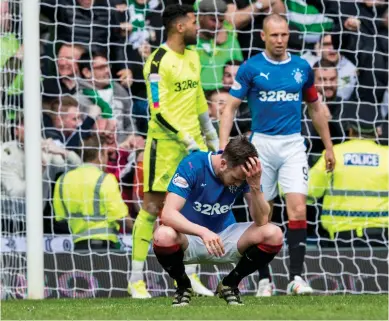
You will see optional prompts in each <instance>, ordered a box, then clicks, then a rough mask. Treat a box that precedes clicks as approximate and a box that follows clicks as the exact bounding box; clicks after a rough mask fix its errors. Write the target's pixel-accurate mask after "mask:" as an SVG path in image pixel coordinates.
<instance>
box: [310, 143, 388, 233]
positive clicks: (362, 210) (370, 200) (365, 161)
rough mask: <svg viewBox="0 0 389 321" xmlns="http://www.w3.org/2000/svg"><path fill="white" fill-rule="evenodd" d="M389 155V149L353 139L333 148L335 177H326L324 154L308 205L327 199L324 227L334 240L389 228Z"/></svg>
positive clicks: (312, 172) (313, 178)
mask: <svg viewBox="0 0 389 321" xmlns="http://www.w3.org/2000/svg"><path fill="white" fill-rule="evenodd" d="M388 153H389V149H388V147H387V146H381V145H378V144H376V143H375V142H374V141H372V140H359V139H353V140H350V141H348V142H345V143H343V144H339V145H335V146H334V154H335V158H336V166H335V170H334V172H333V173H326V170H325V160H324V153H323V155H322V156H321V158H320V159H319V161H318V162H317V163H316V164H315V165H314V166H313V168H312V169H311V170H310V175H309V176H310V178H309V192H308V203H313V201H314V200H313V199H312V198H320V197H323V196H324V199H323V212H322V215H321V223H322V225H323V227H324V228H325V229H326V230H327V231H328V232H329V233H330V237H331V238H334V234H335V233H336V232H342V231H351V230H356V232H357V235H358V236H360V237H361V236H362V235H363V230H364V229H366V228H382V227H384V228H385V227H388V211H389V205H388V193H389V191H388V178H389V175H388V166H389V162H388Z"/></svg>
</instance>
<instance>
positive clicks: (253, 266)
mask: <svg viewBox="0 0 389 321" xmlns="http://www.w3.org/2000/svg"><path fill="white" fill-rule="evenodd" d="M281 247H282V244H281V245H268V244H258V245H253V246H250V247H249V248H248V249H247V250H246V251H245V252H244V254H243V256H242V258H241V259H240V260H239V262H238V264H237V265H236V267H235V269H233V270H232V271H231V272H230V274H228V275H227V276H226V277H225V278H224V279H223V285H227V286H230V287H237V286H238V285H239V283H240V281H242V279H243V278H245V277H246V276H248V275H250V274H251V273H253V272H254V271H256V270H258V269H262V268H263V267H265V266H267V265H268V264H269V263H270V262H271V260H273V258H274V257H275V256H276V255H277V253H278V252H279V251H280V250H281Z"/></svg>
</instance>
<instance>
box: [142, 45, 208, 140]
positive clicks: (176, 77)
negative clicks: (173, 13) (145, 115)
mask: <svg viewBox="0 0 389 321" xmlns="http://www.w3.org/2000/svg"><path fill="white" fill-rule="evenodd" d="M200 72H201V65H200V59H199V56H198V54H197V52H195V51H192V50H189V49H185V52H184V54H183V55H180V54H178V53H177V52H175V51H173V50H171V49H170V48H169V47H168V46H167V45H166V44H163V45H161V46H160V47H159V48H158V49H157V50H155V51H154V52H153V53H152V54H151V56H150V57H149V58H148V60H147V62H146V64H145V67H144V69H143V75H144V78H145V80H146V87H147V96H148V101H149V108H150V114H151V119H150V121H149V129H148V136H149V137H153V138H157V139H177V134H178V133H180V134H189V135H191V136H192V137H193V138H194V139H195V140H196V141H198V140H199V139H201V129H200V122H199V120H198V115H200V114H202V113H204V112H207V110H208V105H207V101H206V99H205V96H204V91H203V89H202V86H201V81H200Z"/></svg>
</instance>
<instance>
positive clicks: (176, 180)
mask: <svg viewBox="0 0 389 321" xmlns="http://www.w3.org/2000/svg"><path fill="white" fill-rule="evenodd" d="M173 184H174V185H176V186H178V187H181V188H188V187H189V184H188V182H187V181H186V179H185V178H183V177H182V176H180V175H179V174H178V173H177V174H176V175H174V177H173Z"/></svg>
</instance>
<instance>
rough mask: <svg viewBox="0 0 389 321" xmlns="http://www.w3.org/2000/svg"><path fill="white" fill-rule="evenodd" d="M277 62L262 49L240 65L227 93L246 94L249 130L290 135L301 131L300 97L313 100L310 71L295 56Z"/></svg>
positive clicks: (312, 84) (306, 64)
mask: <svg viewBox="0 0 389 321" xmlns="http://www.w3.org/2000/svg"><path fill="white" fill-rule="evenodd" d="M288 55H289V58H288V59H286V60H284V61H281V62H278V61H274V60H271V59H269V58H268V57H267V56H266V54H265V53H264V52H262V53H260V54H257V55H255V56H253V57H252V58H250V59H249V60H247V61H246V62H245V63H244V64H243V65H241V66H240V68H239V70H238V73H237V75H236V79H235V82H234V84H233V86H232V87H231V90H230V94H231V95H232V96H234V97H236V98H239V99H241V100H243V99H244V98H246V97H247V100H248V104H249V107H250V110H251V115H252V125H251V130H252V131H253V132H256V133H262V134H266V135H273V136H274V135H291V134H295V133H300V132H301V112H302V109H301V105H302V101H303V99H304V100H306V101H307V102H314V101H315V100H316V99H317V93H316V90H315V88H314V74H313V70H312V68H311V67H310V66H309V64H308V62H307V61H306V60H304V59H302V58H300V57H299V56H295V55H291V54H289V53H288Z"/></svg>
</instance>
